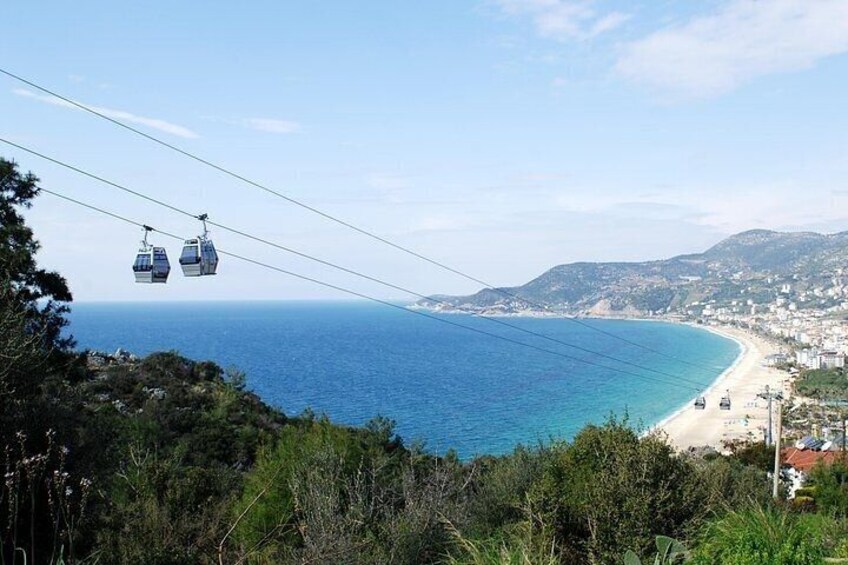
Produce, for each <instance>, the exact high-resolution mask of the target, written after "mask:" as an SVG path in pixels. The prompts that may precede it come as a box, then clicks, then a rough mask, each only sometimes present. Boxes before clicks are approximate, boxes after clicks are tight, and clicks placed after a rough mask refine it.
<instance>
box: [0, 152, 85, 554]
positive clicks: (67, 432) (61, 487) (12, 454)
mask: <svg viewBox="0 0 848 565" xmlns="http://www.w3.org/2000/svg"><path fill="white" fill-rule="evenodd" d="M37 182H38V179H37V178H36V177H35V176H33V175H32V174H31V173H27V174H21V173H20V172H19V171H18V168H17V165H16V164H15V163H14V162H11V161H8V160H5V159H2V158H0V468H2V469H3V472H4V477H5V480H4V482H3V484H2V486H0V524H2V526H0V561H3V562H8V558H9V557H10V556H11V557H13V558H14V555H15V553H16V552H18V551H26V553H27V555H28V557H29V559H30V561H38V562H41V561H44V562H46V561H47V560H46V556H47V555H48V554H52V555H53V557H51V558H50V560H55V559H54V558H55V557H56V556H57V553H56V552H57V551H58V547H57V544H59V545H62V544H64V546H65V550H66V551H67V550H68V547H69V545H72V543H73V541H74V538H75V536H76V534H75V531H74V528H73V527H71V526H70V524H69V523H68V522H67V520H66V518H63V517H62V516H65V517H67V515H68V512H65V511H66V510H68V509H69V508H70V505H71V504H74V505H75V507H78V506H79V505H80V504H82V505H84V501H82V500H80V499H77V500H75V501H70V500H65V503H67V504H66V505H65V506H64V507H63V508H62V509H61V510H62V512H64V514H62V513H60V512H59V510H60V506H59V504H60V502H61V500H60V498H59V497H58V496H59V494H61V495H62V496H63V497H64V498H68V497H70V494H68V496H67V497H65V493H73V492H76V493H77V494H79V493H80V492H81V491H82V490H86V491H87V486H86V488H85V489H82V488H80V485H81V484H85V485H87V484H88V483H76V486H75V487H71V485H70V483H68V482H67V481H68V480H69V479H68V477H69V474H68V473H67V472H66V471H65V469H66V454H67V453H68V451H67V448H66V447H65V446H66V444H69V443H70V441H69V440H70V436H71V435H72V434H73V431H72V430H71V426H66V425H60V422H61V421H63V418H62V414H64V413H65V412H71V410H70V409H68V410H66V409H65V408H63V406H65V405H61V406H60V404H61V403H60V401H62V400H64V395H63V390H64V387H63V377H64V376H65V375H66V373H67V367H68V366H70V365H69V363H67V362H68V361H70V360H71V359H72V353H71V351H70V347H71V346H72V344H73V340H72V339H71V338H69V337H66V336H62V328H63V327H64V326H65V325H66V324H67V321H66V320H65V318H64V314H65V313H67V311H68V307H67V302H70V300H71V293H70V291H69V290H68V285H67V283H66V282H65V279H63V278H62V277H61V276H60V275H59V274H58V273H55V272H52V271H47V270H44V269H40V268H39V267H38V265H37V264H36V261H35V253H36V252H37V251H38V248H39V245H38V242H37V241H36V240H35V239H34V237H33V233H32V230H31V229H30V228H29V227H27V225H26V223H25V222H24V218H23V216H22V215H21V213H20V211H21V209H25V208H29V207H30V205H31V202H32V199H33V198H34V197H35V196H36V195H37V194H38V186H37ZM54 377H55V378H54ZM68 404H69V403H68ZM57 430H60V431H61V433H57ZM66 488H67V490H66ZM63 500H64V499H63ZM24 501H25V502H26V503H24ZM59 531H61V532H62V534H61V536H60V535H57V532H59ZM66 542H67V543H66ZM45 551H46V552H47V553H45ZM70 551H71V553H72V552H73V549H70ZM13 562H14V559H13Z"/></svg>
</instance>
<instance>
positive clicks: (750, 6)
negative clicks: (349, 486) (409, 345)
mask: <svg viewBox="0 0 848 565" xmlns="http://www.w3.org/2000/svg"><path fill="white" fill-rule="evenodd" d="M201 6H202V7H201ZM4 23H5V25H4V33H3V34H2V35H0V61H2V64H0V66H2V67H4V68H6V69H8V70H10V71H12V72H15V73H18V74H20V75H23V76H25V77H28V78H30V79H32V80H34V81H35V82H38V83H40V84H43V85H45V86H47V87H50V88H52V89H54V90H56V91H58V92H61V93H63V94H65V95H67V96H69V97H70V98H72V99H74V100H77V101H79V102H81V103H84V104H87V105H90V106H94V107H97V108H99V109H101V110H102V111H105V112H107V113H110V115H114V116H116V117H119V118H120V119H125V120H128V121H131V122H132V123H133V124H134V125H135V126H136V127H139V128H140V129H143V130H144V131H147V132H149V133H151V134H154V135H157V136H159V137H161V138H162V139H164V140H166V141H168V142H170V143H174V144H176V145H179V146H181V147H183V148H185V149H186V150H189V151H192V152H195V153H198V154H200V155H202V156H204V157H206V158H208V159H210V160H213V161H215V162H217V163H220V164H222V165H225V166H228V167H230V168H232V169H234V170H236V171H238V172H241V173H243V174H245V175H247V176H249V177H251V178H254V179H256V180H258V181H260V182H263V183H266V184H268V185H269V186H272V187H274V188H275V189H277V190H280V191H282V192H285V193H286V194H288V195H290V196H292V197H295V198H298V199H301V200H303V201H305V202H307V203H309V204H312V205H315V206H317V207H319V208H321V209H323V210H325V211H327V212H329V213H332V214H334V215H337V216H340V217H343V218H345V219H347V220H349V221H351V222H353V223H355V224H357V225H360V226H362V227H365V228H367V229H371V230H373V231H375V232H377V233H379V234H381V235H383V236H386V237H388V238H391V239H393V240H395V241H397V242H398V243H400V244H402V245H405V246H408V247H411V248H413V249H416V250H418V251H420V252H422V253H424V254H426V255H428V256H431V257H433V258H435V259H437V260H440V261H444V262H446V263H448V264H450V265H453V266H457V267H459V268H461V269H463V270H466V271H467V272H470V273H471V274H474V275H475V276H477V277H480V278H483V279H486V280H490V281H493V282H495V283H498V284H504V285H507V284H520V283H523V282H526V281H527V280H529V279H530V278H532V277H534V276H536V275H537V274H539V273H541V272H542V271H544V270H545V269H547V268H549V267H551V266H553V265H556V264H560V263H564V262H570V261H580V260H641V259H653V258H660V257H667V256H671V255H674V254H678V253H689V252H694V251H699V250H703V249H705V248H706V247H708V246H709V245H712V244H713V243H715V242H717V241H719V240H720V239H721V238H722V237H724V236H726V235H728V234H731V233H734V232H737V231H742V230H745V229H751V228H771V229H785V230H799V229H811V230H819V231H841V230H845V229H848V221H846V220H848V212H846V206H848V143H846V142H847V141H848V112H846V111H845V108H846V104H845V100H848V56H846V52H848V2H846V1H844V0H769V1H768V2H765V1H754V0H724V1H704V2H688V1H657V0H651V1H649V2H648V1H644V2H614V1H602V0H595V1H593V0H477V1H468V2H458V1H456V0H453V1H438V0H433V1H430V2H426V3H408V2H377V1H373V2H357V3H354V2H342V1H338V2H252V3H243V4H242V5H235V4H233V3H231V2H227V3H225V2H205V3H203V4H202V5H201V4H199V3H188V2H182V3H180V2H158V1H151V2H147V3H145V5H144V6H142V5H137V6H133V5H119V4H117V3H115V2H97V1H88V2H80V3H74V4H73V5H72V4H69V3H67V2H58V1H56V2H21V3H18V4H17V5H16V6H15V8H14V10H9V11H7V14H6V21H5V22H4ZM0 136H2V137H4V138H7V139H11V140H13V141H15V142H17V143H20V144H22V145H26V146H29V147H32V148H33V149H36V150H39V151H41V152H43V153H46V154H48V155H51V156H54V157H56V158H60V159H63V160H66V161H68V162H71V163H73V164H75V165H77V166H79V167H81V168H84V169H87V170H90V171H92V172H94V173H97V174H100V175H102V176H104V177H107V178H109V179H111V180H114V181H116V182H120V183H124V184H126V185H128V186H130V187H131V188H134V189H137V190H140V191H143V192H146V193H148V194H150V195H151V196H155V197H158V198H162V199H164V200H166V201H168V202H170V203H173V204H175V205H177V206H180V207H183V208H187V209H190V210H194V211H196V212H197V213H201V212H207V213H209V215H210V217H211V218H213V219H215V220H217V221H219V222H220V223H223V224H227V225H230V226H233V227H240V228H246V229H248V230H249V231H251V232H252V233H255V234H257V235H260V236H263V237H267V238H270V239H273V240H275V241H279V242H280V243H283V244H285V245H288V246H290V247H293V248H296V249H299V250H302V251H305V252H309V253H313V254H315V255H318V256H320V257H322V258H326V259H328V260H331V261H337V262H339V263H342V264H344V265H346V266H350V267H354V268H357V269H360V270H363V271H365V272H367V273H369V274H372V275H375V276H380V277H384V278H386V279H389V280H391V281H392V282H395V283H397V284H400V285H403V286H408V287H410V288H412V289H415V290H418V291H420V292H422V293H434V292H447V293H465V292H471V291H474V290H476V287H477V286H478V285H475V284H474V283H470V282H468V281H466V280H463V279H461V278H458V277H456V276H455V275H451V274H449V273H445V272H442V271H439V270H438V269H436V268H434V267H433V266H431V265H427V264H426V263H422V262H420V261H416V260H414V259H412V258H410V257H407V256H404V255H402V254H399V253H398V252H397V251H394V250H391V249H388V248H385V247H382V246H380V245H378V244H376V243H375V242H373V241H370V240H368V239H366V238H363V237H361V236H358V235H356V234H355V233H352V232H350V231H346V230H345V229H344V228H341V227H340V226H337V225H334V224H331V223H328V222H326V221H325V220H322V219H320V218H318V217H316V216H313V215H310V214H308V213H305V212H304V211H303V210H300V209H298V208H295V207H292V206H291V205H289V204H286V203H285V202H283V201H281V200H278V199H273V198H271V197H269V196H268V195H266V194H263V193H261V192H259V191H257V190H255V189H252V188H250V187H248V186H245V185H242V184H239V183H237V182H235V181H233V180H232V179H228V178H227V177H224V176H222V175H220V174H219V173H215V172H214V171H211V170H209V169H206V168H204V167H202V166H200V165H198V164H196V163H193V162H191V161H188V160H186V159H185V158H182V157H179V156H177V155H175V154H173V153H170V152H168V151H166V150H163V149H162V148H160V147H156V146H154V145H152V144H150V143H149V142H145V141H143V140H141V139H139V138H137V137H134V136H132V135H130V134H127V133H126V132H123V131H121V130H120V129H118V128H116V127H114V126H111V125H109V124H107V123H105V122H103V121H100V120H97V119H95V118H93V117H91V116H89V115H86V114H85V113H83V112H80V111H78V110H73V109H71V108H68V107H66V106H63V105H61V104H57V103H56V100H55V99H54V100H51V99H49V98H47V97H44V96H43V95H42V94H40V93H38V92H36V91H34V90H33V89H32V88H28V87H26V86H24V85H21V84H19V83H16V82H14V81H12V80H11V79H8V78H4V77H0ZM0 155H3V156H4V157H7V158H14V159H15V160H17V161H18V162H19V164H20V165H21V167H22V168H24V169H26V170H32V171H34V172H35V173H37V174H38V175H39V176H40V177H41V178H42V181H43V182H42V184H43V185H44V186H45V187H46V188H49V189H52V190H56V191H60V192H63V193H65V194H68V195H69V196H73V197H76V198H80V199H83V200H86V201H88V202H91V203H93V204H97V205H100V206H103V207H106V208H109V209H112V210H114V211H117V212H119V213H121V214H124V215H126V216H129V217H132V218H134V219H138V220H139V221H142V222H145V223H148V224H150V225H153V226H155V227H159V228H161V229H164V230H167V231H172V232H174V233H179V234H185V235H186V236H189V235H191V234H192V233H193V232H196V231H197V229H198V226H196V225H191V223H190V222H188V223H187V222H186V221H185V219H184V218H182V217H180V216H178V215H175V214H173V213H171V212H168V211H167V210H164V209H160V208H158V207H155V206H153V205H151V204H148V203H145V202H142V201H139V200H136V199H134V198H132V197H130V196H127V195H122V194H119V193H116V192H115V191H114V190H112V189H109V188H107V187H104V186H101V185H98V184H96V183H94V182H92V181H90V180H88V179H85V178H82V177H79V176H77V175H74V174H73V173H70V172H67V171H64V170H62V169H60V168H58V167H56V166H55V165H51V164H48V163H45V162H43V161H40V160H38V159H37V158H35V157H32V156H29V155H27V154H25V153H23V152H21V151H19V150H13V149H10V148H8V147H6V146H2V144H0ZM27 216H28V220H29V221H30V222H31V223H32V225H33V226H34V227H35V229H36V232H37V235H38V237H39V238H40V239H41V241H42V243H43V250H42V252H41V256H40V258H41V261H42V262H43V263H44V264H45V265H47V266H49V267H51V268H55V269H58V270H60V271H61V272H62V273H63V274H65V275H66V277H67V278H68V279H69V281H70V283H71V286H72V289H73V291H74V293H75V295H76V298H77V299H78V300H186V299H197V300H201V299H243V298H251V299H292V298H335V297H341V296H340V295H338V294H336V293H334V292H332V291H326V290H322V289H320V288H316V287H313V286H311V285H309V284H308V283H303V282H298V281H293V280H290V279H287V278H286V277H283V276H282V275H278V274H274V273H271V272H268V271H264V270H261V269H259V268H256V267H250V266H244V265H237V264H236V263H235V262H233V261H228V262H227V261H225V262H224V263H222V265H221V268H220V275H219V276H218V277H215V278H214V279H212V280H202V281H201V280H188V281H187V280H184V279H182V278H181V277H180V276H177V275H178V273H176V272H175V273H174V276H173V279H172V281H171V282H170V283H169V284H168V285H166V287H164V288H163V287H160V286H158V285H157V286H156V288H149V287H147V286H143V285H135V284H134V283H133V282H132V273H131V271H130V268H129V267H130V264H131V261H132V258H133V254H134V250H135V248H136V246H137V242H138V240H139V238H140V233H139V232H137V230H135V229H134V228H132V227H130V226H125V225H123V224H120V223H115V222H114V221H113V220H110V219H108V218H104V217H101V216H97V215H93V214H92V213H90V212H88V211H85V210H82V209H77V208H74V207H69V205H68V204H65V203H63V202H59V201H56V200H55V199H54V198H51V197H50V196H47V195H45V196H44V197H42V198H40V199H39V200H38V201H37V203H36V205H35V207H34V208H33V209H32V210H31V211H29V212H28V213H27ZM213 237H215V240H216V243H217V244H218V246H219V247H221V248H226V249H229V250H231V251H236V252H240V253H244V254H246V255H250V256H251V257H256V258H258V259H261V260H264V261H267V262H271V263H273V264H277V265H280V266H282V267H285V268H290V269H292V270H296V271H299V272H303V273H304V274H307V275H310V276H317V277H319V278H322V279H325V280H328V281H330V282H333V283H337V284H342V285H345V286H349V287H351V288H353V289H356V290H358V291H363V292H367V293H370V294H374V295H377V296H381V297H391V298H403V297H404V296H403V295H401V294H399V293H398V292H396V291H389V290H386V289H383V288H380V287H379V286H375V285H374V284H372V283H368V284H366V283H364V282H361V281H356V280H355V279H354V280H351V279H350V278H349V277H347V276H343V275H341V274H338V273H334V272H332V271H328V270H327V269H326V268H319V267H316V266H314V265H312V264H309V263H308V262H305V261H303V260H298V259H296V258H293V257H291V256H287V255H285V254H281V253H279V252H275V251H272V250H268V249H264V248H262V247H258V246H257V245H256V244H255V243H250V242H247V241H244V240H240V239H238V238H236V237H235V236H230V235H229V234H225V233H214V232H213ZM167 245H168V248H169V251H171V255H172V262H173V263H175V262H176V261H175V259H176V255H177V253H178V247H179V246H178V245H174V244H173V243H171V242H168V243H167Z"/></svg>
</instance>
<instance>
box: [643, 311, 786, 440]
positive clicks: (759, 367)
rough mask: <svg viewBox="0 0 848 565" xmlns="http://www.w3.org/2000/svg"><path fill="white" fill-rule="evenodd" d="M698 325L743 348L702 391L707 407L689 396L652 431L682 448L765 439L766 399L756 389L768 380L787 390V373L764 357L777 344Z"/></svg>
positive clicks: (728, 329) (735, 330)
mask: <svg viewBox="0 0 848 565" xmlns="http://www.w3.org/2000/svg"><path fill="white" fill-rule="evenodd" d="M697 327H700V328H702V329H704V330H707V331H711V332H713V333H715V334H717V335H720V336H722V337H724V338H727V339H731V340H733V341H735V342H736V343H738V344H739V345H740V347H741V348H742V349H741V351H740V354H739V356H738V357H737V358H736V360H735V361H734V362H733V364H732V365H731V366H730V367H728V368H727V369H725V370H724V371H723V372H722V373H721V374H720V375H719V376H718V377H717V378H716V379H715V380H714V381H713V382H712V383H711V384H710V386H709V387H708V388H707V389H706V390H705V391H704V393H703V396H704V398H705V399H706V409H704V410H696V409H695V406H694V398H693V399H690V400H689V402H687V403H686V404H685V405H684V406H681V407H680V408H679V409H678V410H676V411H675V412H673V413H672V414H671V415H669V416H667V417H666V418H663V419H662V420H661V421H659V422H658V423H657V424H655V425H654V426H652V427H651V431H659V432H661V433H663V434H664V435H665V436H666V437H667V439H668V441H669V443H670V444H671V445H672V446H674V447H675V448H677V449H680V450H686V449H689V448H698V447H704V446H709V447H712V448H713V449H715V450H717V451H719V452H721V451H724V449H725V448H724V446H723V444H724V443H725V442H730V441H736V440H753V441H756V440H759V439H761V438H762V437H763V434H764V430H765V429H766V427H767V426H768V404H767V402H766V401H765V400H763V399H760V398H757V394H759V393H760V392H761V391H762V390H763V388H764V387H765V386H766V385H769V386H770V387H771V388H772V389H775V388H777V389H781V390H783V387H784V380H785V378H786V373H784V372H782V371H779V370H777V369H775V368H773V367H766V366H765V364H764V360H765V358H766V356H767V355H770V354H772V353H776V352H777V351H778V347H777V346H776V345H774V344H772V343H770V342H768V341H766V340H765V339H763V338H762V337H759V336H757V335H754V334H752V333H749V332H747V331H745V330H742V329H739V328H732V327H720V328H717V327H713V326H697ZM726 390H729V391H730V399H731V407H730V410H720V409H719V401H720V400H721V397H722V396H724V394H725V391H726ZM786 392H787V391H785V390H784V394H786Z"/></svg>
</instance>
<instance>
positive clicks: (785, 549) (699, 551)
mask: <svg viewBox="0 0 848 565" xmlns="http://www.w3.org/2000/svg"><path fill="white" fill-rule="evenodd" d="M830 525H831V524H828V523H826V521H825V520H824V519H816V518H815V517H810V516H805V515H795V514H790V513H788V512H785V511H780V510H777V509H773V508H767V507H766V508H763V507H762V506H757V507H752V508H750V509H745V510H731V511H730V512H728V513H727V514H725V515H724V516H722V517H720V518H718V519H716V520H714V521H712V522H710V523H709V524H707V526H706V528H705V529H704V532H703V534H702V535H701V536H700V537H699V539H698V543H697V545H696V549H695V552H694V558H693V560H692V562H693V565H701V564H703V565H714V564H716V563H733V564H734V565H819V564H821V563H823V558H824V551H825V539H824V538H825V535H826V530H827V528H828V527H829V526H830Z"/></svg>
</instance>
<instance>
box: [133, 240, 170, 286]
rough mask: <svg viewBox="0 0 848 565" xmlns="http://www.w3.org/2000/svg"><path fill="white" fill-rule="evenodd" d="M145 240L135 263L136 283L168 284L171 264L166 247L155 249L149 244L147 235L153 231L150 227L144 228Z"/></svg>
mask: <svg viewBox="0 0 848 565" xmlns="http://www.w3.org/2000/svg"><path fill="white" fill-rule="evenodd" d="M142 229H143V230H144V239H143V240H142V242H141V247H140V248H139V249H138V254H137V255H136V256H135V262H134V263H133V272H134V273H135V282H137V283H162V284H164V283H166V282H168V274H169V273H170V272H171V263H170V262H168V254H167V253H166V252H165V248H164V247H153V246H152V245H150V244H149V243H147V234H148V233H150V232H152V231H153V228H151V227H150V226H144V227H143V228H142Z"/></svg>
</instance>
